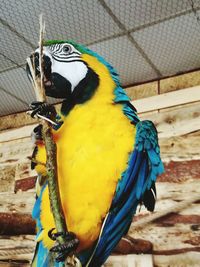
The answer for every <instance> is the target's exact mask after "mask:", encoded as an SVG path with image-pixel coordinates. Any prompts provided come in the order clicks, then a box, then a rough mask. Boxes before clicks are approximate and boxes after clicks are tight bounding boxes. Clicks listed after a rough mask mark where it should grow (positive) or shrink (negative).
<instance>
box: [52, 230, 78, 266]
mask: <svg viewBox="0 0 200 267" xmlns="http://www.w3.org/2000/svg"><path fill="white" fill-rule="evenodd" d="M54 229H55V228H53V229H51V230H50V231H49V232H48V236H49V237H50V238H51V239H52V240H54V241H55V240H57V238H58V237H59V236H63V237H64V238H65V243H64V244H58V245H55V246H54V247H53V248H51V249H50V251H51V252H55V253H58V256H57V257H56V261H57V262H61V261H64V260H65V259H66V257H67V256H69V255H70V254H71V253H72V252H74V251H75V250H76V249H77V247H78V244H79V240H78V239H77V237H76V235H75V234H74V233H72V232H67V233H63V232H58V233H52V232H53V230H54ZM57 242H58V240H57Z"/></svg>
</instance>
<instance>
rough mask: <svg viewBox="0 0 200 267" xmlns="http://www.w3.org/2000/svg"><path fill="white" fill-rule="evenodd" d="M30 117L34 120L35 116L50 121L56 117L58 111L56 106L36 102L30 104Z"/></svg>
mask: <svg viewBox="0 0 200 267" xmlns="http://www.w3.org/2000/svg"><path fill="white" fill-rule="evenodd" d="M29 107H30V115H31V117H32V118H34V117H35V116H38V117H40V116H43V117H46V118H48V119H54V118H55V117H56V110H55V108H54V106H52V105H50V104H47V103H45V102H40V101H34V102H32V103H31V104H30V106H29Z"/></svg>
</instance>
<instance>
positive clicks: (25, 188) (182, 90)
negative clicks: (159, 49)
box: [0, 71, 200, 267]
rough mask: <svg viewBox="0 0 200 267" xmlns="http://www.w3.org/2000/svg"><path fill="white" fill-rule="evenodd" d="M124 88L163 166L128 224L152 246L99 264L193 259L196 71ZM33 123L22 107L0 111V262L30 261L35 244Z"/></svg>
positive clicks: (199, 135)
mask: <svg viewBox="0 0 200 267" xmlns="http://www.w3.org/2000/svg"><path fill="white" fill-rule="evenodd" d="M126 90H127V93H128V94H129V95H130V97H131V99H132V101H133V105H134V106H136V108H137V109H138V112H139V115H140V117H141V119H150V120H152V121H153V122H154V123H155V124H156V126H157V129H158V133H159V138H160V146H161V154H162V159H163V160H164V163H165V169H166V172H165V174H163V175H162V176H160V177H159V178H158V182H157V191H158V201H157V205H156V209H155V212H154V213H152V214H150V213H148V212H146V211H145V210H144V209H143V208H142V209H141V211H140V212H139V211H138V212H137V215H136V217H135V219H134V221H135V222H134V223H133V225H132V226H131V228H130V231H129V235H130V236H131V237H133V238H135V239H137V238H142V239H145V240H149V241H151V242H152V243H153V249H152V250H150V251H149V254H146V255H134V254H130V255H124V256H122V255H114V256H111V257H110V258H109V260H108V262H107V264H106V266H142V267H144V266H145V267H148V266H159V267H161V266H162V267H163V266H170V267H172V266H199V262H200V215H199V214H200V213H199V210H200V209H199V208H200V194H199V193H200V186H199V185H200V183H199V179H200V149H199V145H200V116H199V115H200V71H196V72H192V73H188V74H184V75H180V76H176V77H173V78H168V79H164V80H160V81H157V82H152V83H147V84H142V85H138V86H134V87H129V88H127V89H126ZM34 127H35V120H33V119H30V118H29V117H28V116H27V115H26V114H25V113H18V114H13V115H9V116H5V117H0V129H1V131H0V185H1V186H0V266H22V267H25V266H29V263H28V262H29V260H30V259H31V258H32V252H33V250H34V245H35V242H34V227H35V226H34V222H33V221H32V219H31V209H32V206H33V203H34V183H35V179H36V173H35V172H34V171H31V170H30V159H29V157H30V156H31V153H32V149H33V148H32V144H31V139H30V133H31V131H32V129H33V128H34ZM121 252H123V253H125V254H129V253H130V252H131V253H132V252H133V249H131V247H128V248H127V247H125V248H122V249H121Z"/></svg>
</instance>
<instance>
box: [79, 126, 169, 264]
mask: <svg viewBox="0 0 200 267" xmlns="http://www.w3.org/2000/svg"><path fill="white" fill-rule="evenodd" d="M136 130H137V132H136V141H135V148H134V150H133V152H132V154H131V155H130V158H129V163H128V168H127V170H126V171H125V172H124V173H123V174H122V178H121V179H120V181H119V182H118V185H117V188H116V192H115V196H114V199H113V201H112V205H111V208H110V211H109V213H108V214H107V216H106V218H105V219H104V223H103V226H102V229H101V233H100V237H99V239H98V241H97V244H96V247H95V249H94V251H93V254H92V256H91V257H90V260H89V262H88V263H87V264H86V266H88V267H92V266H96V267H98V266H101V265H102V264H103V263H104V262H105V260H106V259H107V258H108V256H109V255H110V253H111V252H112V250H113V249H114V248H115V247H116V245H117V244H118V242H119V241H120V239H121V238H122V236H123V235H125V234H126V233H127V231H128V229H129V227H130V224H131V222H132V217H133V215H134V214H135V212H136V208H137V205H138V204H139V203H141V202H142V203H143V204H144V205H145V206H146V208H147V209H148V210H151V211H152V210H153V209H154V205H155V195H156V192H155V181H156V178H157V176H158V175H159V174H161V173H162V172H163V171H164V167H163V164H162V161H161V158H160V149H159V145H158V137H157V131H156V128H155V126H154V124H153V123H152V122H151V121H140V122H138V123H137V124H136ZM80 260H81V261H82V262H84V259H81V255H80ZM83 266H85V264H84V263H83Z"/></svg>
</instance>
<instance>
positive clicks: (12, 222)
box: [0, 212, 36, 235]
mask: <svg viewBox="0 0 200 267" xmlns="http://www.w3.org/2000/svg"><path fill="white" fill-rule="evenodd" d="M35 228H36V225H35V221H34V220H33V219H32V217H31V215H30V214H23V213H6V212H0V235H21V234H23V235H26V234H29V235H34V234H35V233H36V231H35Z"/></svg>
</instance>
